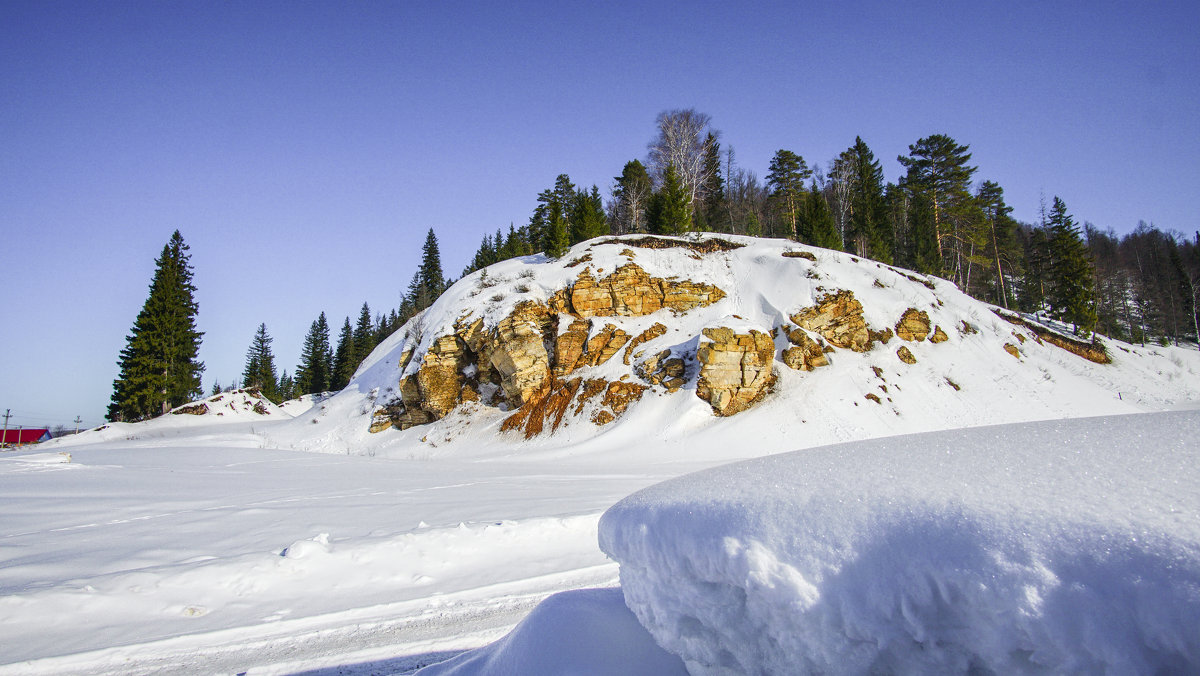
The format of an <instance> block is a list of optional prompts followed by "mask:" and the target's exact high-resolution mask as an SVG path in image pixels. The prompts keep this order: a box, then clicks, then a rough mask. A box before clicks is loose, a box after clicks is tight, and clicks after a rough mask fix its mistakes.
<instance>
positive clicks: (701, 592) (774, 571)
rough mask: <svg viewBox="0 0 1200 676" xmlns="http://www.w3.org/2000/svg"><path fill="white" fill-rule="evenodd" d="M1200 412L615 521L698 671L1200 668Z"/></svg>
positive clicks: (666, 622) (795, 472)
mask: <svg viewBox="0 0 1200 676" xmlns="http://www.w3.org/2000/svg"><path fill="white" fill-rule="evenodd" d="M1197 439H1200V413H1198V412H1195V411H1188V412H1172V413H1158V414H1147V415H1140V416H1117V417H1105V418H1087V419H1076V420H1064V421H1054V422H1043V423H1031V424H1022V425H1008V426H1000V427H986V428H976V429H971V430H955V431H947V432H939V433H930V434H923V435H914V436H905V437H894V438H890V439H880V440H874V441H866V442H858V443H852V444H844V445H838V446H831V447H826V448H822V449H816V450H810V451H803V452H797V453H788V454H782V455H776V456H772V457H768V458H761V459H756V460H751V461H747V462H743V463H738V464H734V465H729V466H725V467H719V468H716V469H711V470H708V471H704V472H700V473H696V474H692V475H688V476H685V477H681V478H677V479H674V480H670V481H667V482H664V483H662V484H659V485H656V486H653V487H651V488H647V489H645V490H642V491H640V492H638V493H636V494H634V495H632V496H630V497H628V498H626V499H624V500H622V501H621V502H620V503H618V504H617V505H615V506H614V507H613V508H612V509H610V510H609V511H608V512H607V513H606V514H605V515H604V517H603V519H602V520H601V524H600V544H601V548H602V549H604V550H605V551H606V552H607V553H608V554H610V555H611V556H612V557H613V558H614V559H615V560H617V561H618V562H619V563H620V566H621V585H622V588H623V590H624V593H625V598H626V601H627V602H628V604H629V606H630V607H631V608H632V609H633V611H634V612H635V613H636V614H637V617H638V619H639V620H641V622H642V624H643V625H645V626H646V627H647V628H648V629H649V631H650V632H651V634H653V635H654V637H655V639H656V640H657V641H658V642H659V643H660V644H661V645H662V646H663V647H665V648H666V649H667V650H669V651H671V652H674V653H676V654H679V655H681V656H682V657H683V659H684V660H685V662H686V664H687V666H688V669H689V671H690V673H692V674H695V675H699V674H784V673H792V674H799V673H894V674H923V673H1005V674H1007V673H1014V674H1015V673H1025V674H1042V673H1045V674H1058V673H1122V674H1124V673H1140V674H1152V673H1196V672H1197V671H1200V444H1198V443H1197Z"/></svg>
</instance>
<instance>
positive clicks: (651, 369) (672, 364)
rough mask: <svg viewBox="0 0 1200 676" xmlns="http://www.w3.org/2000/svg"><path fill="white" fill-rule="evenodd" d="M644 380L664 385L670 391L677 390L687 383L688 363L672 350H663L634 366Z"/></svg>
mask: <svg viewBox="0 0 1200 676" xmlns="http://www.w3.org/2000/svg"><path fill="white" fill-rule="evenodd" d="M634 371H635V372H636V373H637V375H638V377H639V378H641V379H642V380H644V381H646V382H648V383H650V384H651V385H662V386H663V387H665V388H667V391H668V392H675V391H676V390H678V389H679V388H681V387H683V386H684V385H685V384H686V383H687V377H686V375H687V365H686V364H685V363H684V361H683V358H682V357H672V356H671V351H670V350H663V351H662V352H659V353H658V354H655V355H653V356H651V357H650V358H648V359H646V360H645V361H643V362H640V363H638V364H637V366H635V367H634Z"/></svg>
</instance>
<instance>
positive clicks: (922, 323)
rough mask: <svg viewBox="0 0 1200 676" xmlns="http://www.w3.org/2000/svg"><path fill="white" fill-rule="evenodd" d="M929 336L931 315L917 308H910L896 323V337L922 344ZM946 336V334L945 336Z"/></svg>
mask: <svg viewBox="0 0 1200 676" xmlns="http://www.w3.org/2000/svg"><path fill="white" fill-rule="evenodd" d="M928 335H929V315H928V314H927V313H925V312H922V311H921V310H918V309H916V308H911V307H910V308H908V309H907V310H905V311H904V314H902V315H900V321H898V322H896V336H897V337H898V338H900V339H901V340H907V341H909V342H914V341H915V342H918V343H919V342H921V341H922V340H925V337H926V336H928ZM943 335H945V334H943Z"/></svg>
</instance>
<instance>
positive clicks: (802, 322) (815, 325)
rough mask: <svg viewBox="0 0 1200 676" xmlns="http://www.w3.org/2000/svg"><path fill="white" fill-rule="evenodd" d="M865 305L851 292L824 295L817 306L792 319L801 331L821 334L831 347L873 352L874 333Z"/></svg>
mask: <svg viewBox="0 0 1200 676" xmlns="http://www.w3.org/2000/svg"><path fill="white" fill-rule="evenodd" d="M862 314H863V306H862V303H860V302H858V300H857V299H856V298H855V297H854V294H853V293H852V292H850V291H838V292H836V293H831V294H825V295H823V296H821V297H820V298H819V299H817V304H816V305H814V306H813V307H810V308H806V309H804V310H801V311H799V312H797V313H796V314H794V315H792V316H791V319H792V321H793V322H794V323H795V324H796V325H797V326H799V327H800V328H802V329H807V330H809V331H813V332H815V333H818V334H820V335H821V336H822V337H824V338H825V340H827V341H829V344H830V345H833V346H835V347H840V348H847V349H850V350H854V351H855V352H866V351H867V350H870V349H871V331H870V329H868V328H867V323H866V321H864V320H863V317H862Z"/></svg>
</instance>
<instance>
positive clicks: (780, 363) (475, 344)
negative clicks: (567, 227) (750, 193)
mask: <svg viewBox="0 0 1200 676" xmlns="http://www.w3.org/2000/svg"><path fill="white" fill-rule="evenodd" d="M746 241H747V240H742V239H736V238H734V239H723V238H720V237H707V238H703V239H701V240H699V241H696V240H686V239H673V238H659V237H640V238H616V239H612V240H602V241H596V242H594V243H591V244H588V245H580V246H579V247H576V248H575V249H573V250H572V252H571V254H569V255H568V256H567V257H564V259H563V260H561V261H548V260H546V259H530V260H529V261H526V262H519V263H517V262H514V263H512V264H509V268H507V269H517V268H518V266H519V269H520V273H519V274H518V275H517V276H516V277H515V278H513V277H511V276H505V275H504V274H502V272H503V270H505V269H506V268H504V267H497V268H496V269H497V270H499V271H500V272H489V273H488V274H483V273H476V275H473V276H470V277H468V278H467V279H464V280H462V281H460V282H459V284H458V285H455V288H454V290H453V291H454V293H455V294H457V296H454V295H453V294H448V296H451V298H450V299H449V300H448V299H446V298H445V297H444V298H443V299H442V300H439V304H443V303H447V304H448V303H452V302H455V301H457V305H454V306H450V305H447V306H446V307H439V306H435V308H437V312H436V313H434V316H433V318H432V319H431V318H430V317H428V316H427V317H421V318H419V319H414V321H413V322H411V323H410V326H406V328H405V329H404V331H406V332H407V333H406V335H407V338H406V340H405V341H404V343H403V347H402V348H401V349H400V350H399V351H398V353H399V358H398V359H397V362H396V363H397V366H398V368H399V372H397V373H396V375H395V378H396V380H395V381H394V382H395V383H396V385H395V387H394V388H389V391H390V395H389V396H388V397H384V398H382V399H381V400H379V401H378V402H377V408H376V409H375V412H374V416H373V417H372V422H371V431H373V432H378V431H382V430H385V429H388V428H389V427H394V428H399V429H407V428H410V427H413V426H417V425H426V424H428V423H431V422H434V421H437V420H440V419H442V418H444V417H445V416H447V415H448V414H449V413H451V412H452V411H454V410H455V408H456V407H458V406H461V405H463V404H464V403H471V402H477V405H478V406H484V407H491V408H493V409H495V410H499V411H506V412H507V418H506V419H505V420H504V422H503V424H502V425H501V429H502V430H505V431H512V432H520V433H522V434H524V435H525V436H534V435H539V434H548V433H553V432H555V431H556V430H558V429H559V428H561V427H562V426H563V425H565V424H569V425H578V424H587V425H591V426H593V428H594V427H596V426H603V425H606V424H608V423H611V422H612V421H614V420H616V419H617V418H619V417H620V416H621V415H623V414H624V413H626V412H627V411H628V410H630V409H631V408H632V407H634V406H636V405H638V402H639V401H641V400H642V399H643V397H644V396H645V395H646V394H647V393H649V392H654V391H657V392H658V393H659V394H660V395H662V396H674V397H695V398H697V399H699V400H701V401H703V402H704V403H705V404H707V405H708V406H709V407H710V408H711V412H712V414H713V415H716V416H731V415H736V414H739V413H741V412H743V411H746V410H748V409H751V408H754V407H755V406H757V405H759V403H760V402H762V401H764V399H766V398H769V397H771V396H772V395H771V392H772V390H773V388H774V387H776V386H777V384H778V382H779V376H780V374H781V372H780V370H779V369H780V368H783V369H784V370H785V371H794V372H796V373H797V376H800V375H802V374H804V373H809V372H813V371H815V370H817V369H821V370H822V372H824V371H825V370H826V369H833V370H837V369H838V368H839V364H840V363H841V360H842V357H841V356H840V355H846V359H848V360H849V362H848V363H850V364H864V363H871V364H872V366H871V368H872V369H874V374H875V376H876V377H878V378H883V376H882V375H880V374H881V373H882V371H881V367H880V366H879V365H878V364H880V363H885V362H880V361H879V360H878V358H874V357H871V356H870V355H872V354H876V353H879V352H883V353H885V354H886V353H887V352H892V353H893V354H894V355H895V356H893V357H890V361H888V362H886V363H890V364H895V365H896V366H897V367H902V365H901V364H900V362H902V363H903V364H907V365H910V366H914V367H916V366H915V365H917V364H919V363H923V361H922V360H923V357H921V355H923V354H924V352H923V351H926V350H929V349H937V350H954V349H955V345H956V339H954V338H951V336H949V335H947V333H946V332H945V331H944V330H943V329H942V328H941V326H940V325H938V324H936V323H935V322H934V318H935V316H936V318H938V321H941V322H943V323H944V324H945V325H946V326H960V325H961V326H962V327H964V328H962V329H960V330H959V331H958V332H957V333H958V336H959V340H961V339H963V338H966V337H970V339H971V340H978V339H979V338H977V337H976V334H978V333H979V330H978V328H977V327H976V326H975V325H973V324H971V323H969V322H967V321H966V319H962V318H960V317H958V316H956V315H953V314H952V313H950V311H948V310H946V309H944V308H943V305H944V303H943V301H942V298H941V297H940V294H939V289H942V288H944V287H942V286H941V285H939V284H937V283H935V282H933V281H931V280H930V279H926V278H920V277H917V276H914V275H912V274H910V273H907V272H903V271H899V270H894V269H892V268H888V267H886V266H883V265H879V264H874V263H872V262H869V261H859V260H858V259H854V258H851V257H848V256H843V255H842V254H835V253H832V252H824V251H823V250H820V249H812V250H811V251H809V250H803V251H798V250H797V249H798V248H800V247H797V245H795V244H794V243H780V244H775V243H771V242H766V243H761V242H762V241H761V240H758V241H756V240H749V242H754V243H755V246H756V247H758V249H760V250H758V251H755V253H753V255H752V254H750V253H746V254H742V253H741V252H740V251H739V249H740V248H741V247H742V246H744V244H743V242H746ZM771 247H775V249H777V250H775V251H774V254H773V256H772V255H770V254H769V252H770V251H772V250H773V249H771ZM762 250H765V251H767V252H768V253H763V251H762ZM830 256H833V257H837V258H829V257H830ZM845 259H849V260H850V261H852V262H853V264H854V267H848V266H850V264H849V263H847V261H846V260H845ZM829 261H836V263H833V262H829ZM501 265H502V266H503V265H505V264H501ZM831 265H833V266H835V268H834V269H835V271H836V272H838V274H836V275H833V276H830V273H829V269H828V268H829V267H830V266H831ZM838 266H840V267H838ZM872 266H873V267H872ZM606 269H607V270H610V272H607V274H606ZM764 270H765V272H764ZM847 271H851V272H853V273H855V275H856V277H855V278H853V279H850V277H851V275H849V274H848V273H847ZM841 277H846V278H847V279H846V280H843V279H841ZM868 281H869V282H870V283H868ZM846 282H849V283H846ZM509 283H515V287H506V288H507V289H508V290H507V291H505V290H504V289H502V285H504V284H509ZM843 283H845V286H842V284H843ZM943 284H944V283H943ZM755 285H757V286H755ZM762 285H766V286H767V287H769V288H765V289H764V288H760V287H761V286H762ZM493 289H501V290H500V291H493ZM946 292H949V293H955V294H957V291H956V290H953V289H952V288H951V289H949V290H948V291H946ZM856 294H863V295H862V296H861V297H860V296H859V295H856ZM959 295H961V294H959ZM917 298H920V299H922V300H921V304H920V306H914V304H913V303H914V299H917ZM964 298H965V297H964ZM864 299H869V300H870V302H869V304H868V303H867V302H865V301H864ZM959 302H960V303H961V302H964V301H959ZM971 302H974V301H971ZM431 311H432V309H431ZM978 314H979V313H978V312H974V313H973V314H972V317H975V318H976V321H978ZM447 316H454V317H456V319H455V320H454V321H452V322H448V321H445V320H444V319H438V317H447ZM746 317H749V318H746ZM789 320H790V321H789ZM1010 333H1011V331H1010ZM1012 335H1016V334H1012ZM893 336H895V337H897V338H899V339H900V340H902V341H904V342H905V343H906V344H905V345H903V346H901V347H900V348H899V349H898V350H887V351H883V350H879V349H877V348H878V346H879V345H880V344H886V343H887V342H888V341H889V340H890V339H891V338H892V337H893ZM1011 337H1012V336H1011V335H1009V336H1001V337H996V338H995V340H993V341H992V342H995V343H996V344H995V345H994V353H996V354H999V353H1000V352H1001V351H1002V350H1001V347H1002V346H1003V349H1005V350H1009V351H1010V352H1014V351H1015V348H1012V349H1009V346H1008V339H1009V338H1011ZM1016 337H1017V338H1018V339H1019V340H1023V338H1024V337H1023V336H1020V335H1017V336H1016ZM1001 338H1003V340H1001ZM997 341H998V342H997ZM942 344H945V345H944V346H943V345H942ZM922 345H923V346H922ZM910 346H911V347H910ZM932 346H940V347H932ZM1097 349H1099V350H1100V351H1101V352H1102V351H1103V348H1097ZM851 355H862V357H861V358H860V357H853V358H852V357H851ZM896 357H899V360H898V361H897V359H896ZM864 359H865V360H866V361H865V362H864V361H863V360H864ZM850 368H861V367H860V366H852V367H850ZM794 377H796V376H789V377H788V382H791V383H793V385H792V386H796V385H795V384H794V383H795V381H794V380H792V378H794ZM944 380H947V378H946V377H945V376H944V375H937V377H936V381H935V382H936V383H937V384H939V385H940V384H941V383H942V382H943V381H944ZM956 391H957V388H956ZM889 394H891V392H889V390H888V389H887V386H886V385H880V386H879V388H878V389H877V390H876V391H874V392H866V393H860V394H859V398H858V401H861V400H862V397H863V396H866V398H867V399H870V400H871V401H874V402H876V403H879V404H881V405H883V404H885V400H886V403H888V404H891V403H892V402H893V400H892V398H891V397H890V396H888V395H889ZM693 401H695V399H693ZM472 410H474V409H472ZM898 414H899V412H898V411H897V415H898Z"/></svg>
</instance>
